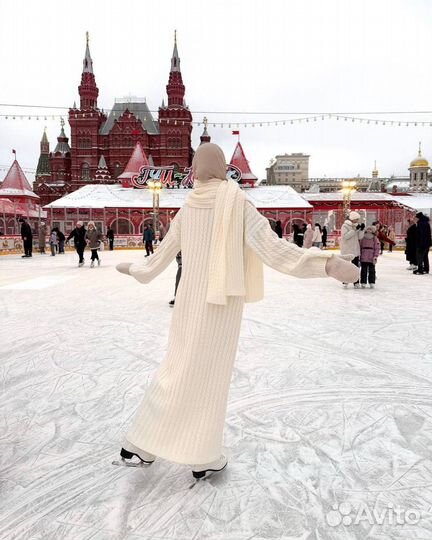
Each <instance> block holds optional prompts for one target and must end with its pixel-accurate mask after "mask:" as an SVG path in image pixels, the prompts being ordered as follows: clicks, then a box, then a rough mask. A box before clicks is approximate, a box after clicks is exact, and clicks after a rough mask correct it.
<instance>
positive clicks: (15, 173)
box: [0, 159, 39, 199]
mask: <svg viewBox="0 0 432 540" xmlns="http://www.w3.org/2000/svg"><path fill="white" fill-rule="evenodd" d="M0 197H31V198H33V199H39V197H38V196H37V195H36V193H33V191H32V188H31V186H30V183H29V181H28V180H27V178H26V175H25V174H24V171H23V170H22V169H21V167H20V164H19V163H18V161H17V160H16V159H15V160H14V162H13V163H12V165H11V168H10V169H9V171H8V173H7V175H6V177H5V179H4V180H3V183H2V184H1V186H0Z"/></svg>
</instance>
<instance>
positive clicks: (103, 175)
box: [95, 154, 111, 180]
mask: <svg viewBox="0 0 432 540" xmlns="http://www.w3.org/2000/svg"><path fill="white" fill-rule="evenodd" d="M95 179H96V180H111V174H110V172H109V169H108V167H107V164H106V161H105V157H104V155H103V154H102V155H101V157H100V159H99V163H98V166H97V169H96V173H95Z"/></svg>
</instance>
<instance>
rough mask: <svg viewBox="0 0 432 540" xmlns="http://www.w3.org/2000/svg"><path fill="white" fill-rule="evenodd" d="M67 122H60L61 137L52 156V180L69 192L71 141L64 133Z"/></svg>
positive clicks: (58, 138)
mask: <svg viewBox="0 0 432 540" xmlns="http://www.w3.org/2000/svg"><path fill="white" fill-rule="evenodd" d="M64 125H65V122H64V120H63V118H62V119H61V121H60V126H61V128H60V135H59V136H58V137H57V145H56V147H55V148H54V152H51V154H50V158H51V159H50V161H51V180H52V181H53V182H54V183H55V184H56V185H57V186H58V187H62V188H64V189H65V190H66V191H68V190H69V186H70V181H71V162H72V158H71V149H70V146H69V139H68V137H66V134H65V132H64Z"/></svg>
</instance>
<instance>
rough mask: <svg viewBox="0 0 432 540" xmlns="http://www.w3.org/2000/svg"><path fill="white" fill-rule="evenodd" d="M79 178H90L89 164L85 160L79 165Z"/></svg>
mask: <svg viewBox="0 0 432 540" xmlns="http://www.w3.org/2000/svg"><path fill="white" fill-rule="evenodd" d="M81 180H90V165H89V164H88V163H87V162H84V163H83V164H82V165H81Z"/></svg>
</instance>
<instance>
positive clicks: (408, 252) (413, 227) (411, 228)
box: [405, 219, 417, 270]
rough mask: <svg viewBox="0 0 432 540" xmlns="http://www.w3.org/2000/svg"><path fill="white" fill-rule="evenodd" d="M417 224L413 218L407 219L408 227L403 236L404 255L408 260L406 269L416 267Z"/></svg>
mask: <svg viewBox="0 0 432 540" xmlns="http://www.w3.org/2000/svg"><path fill="white" fill-rule="evenodd" d="M416 239H417V224H416V222H415V221H414V220H412V219H409V220H408V229H407V231H406V237H405V257H406V260H407V261H408V262H409V266H408V270H415V269H416V268H417V247H416Z"/></svg>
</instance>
